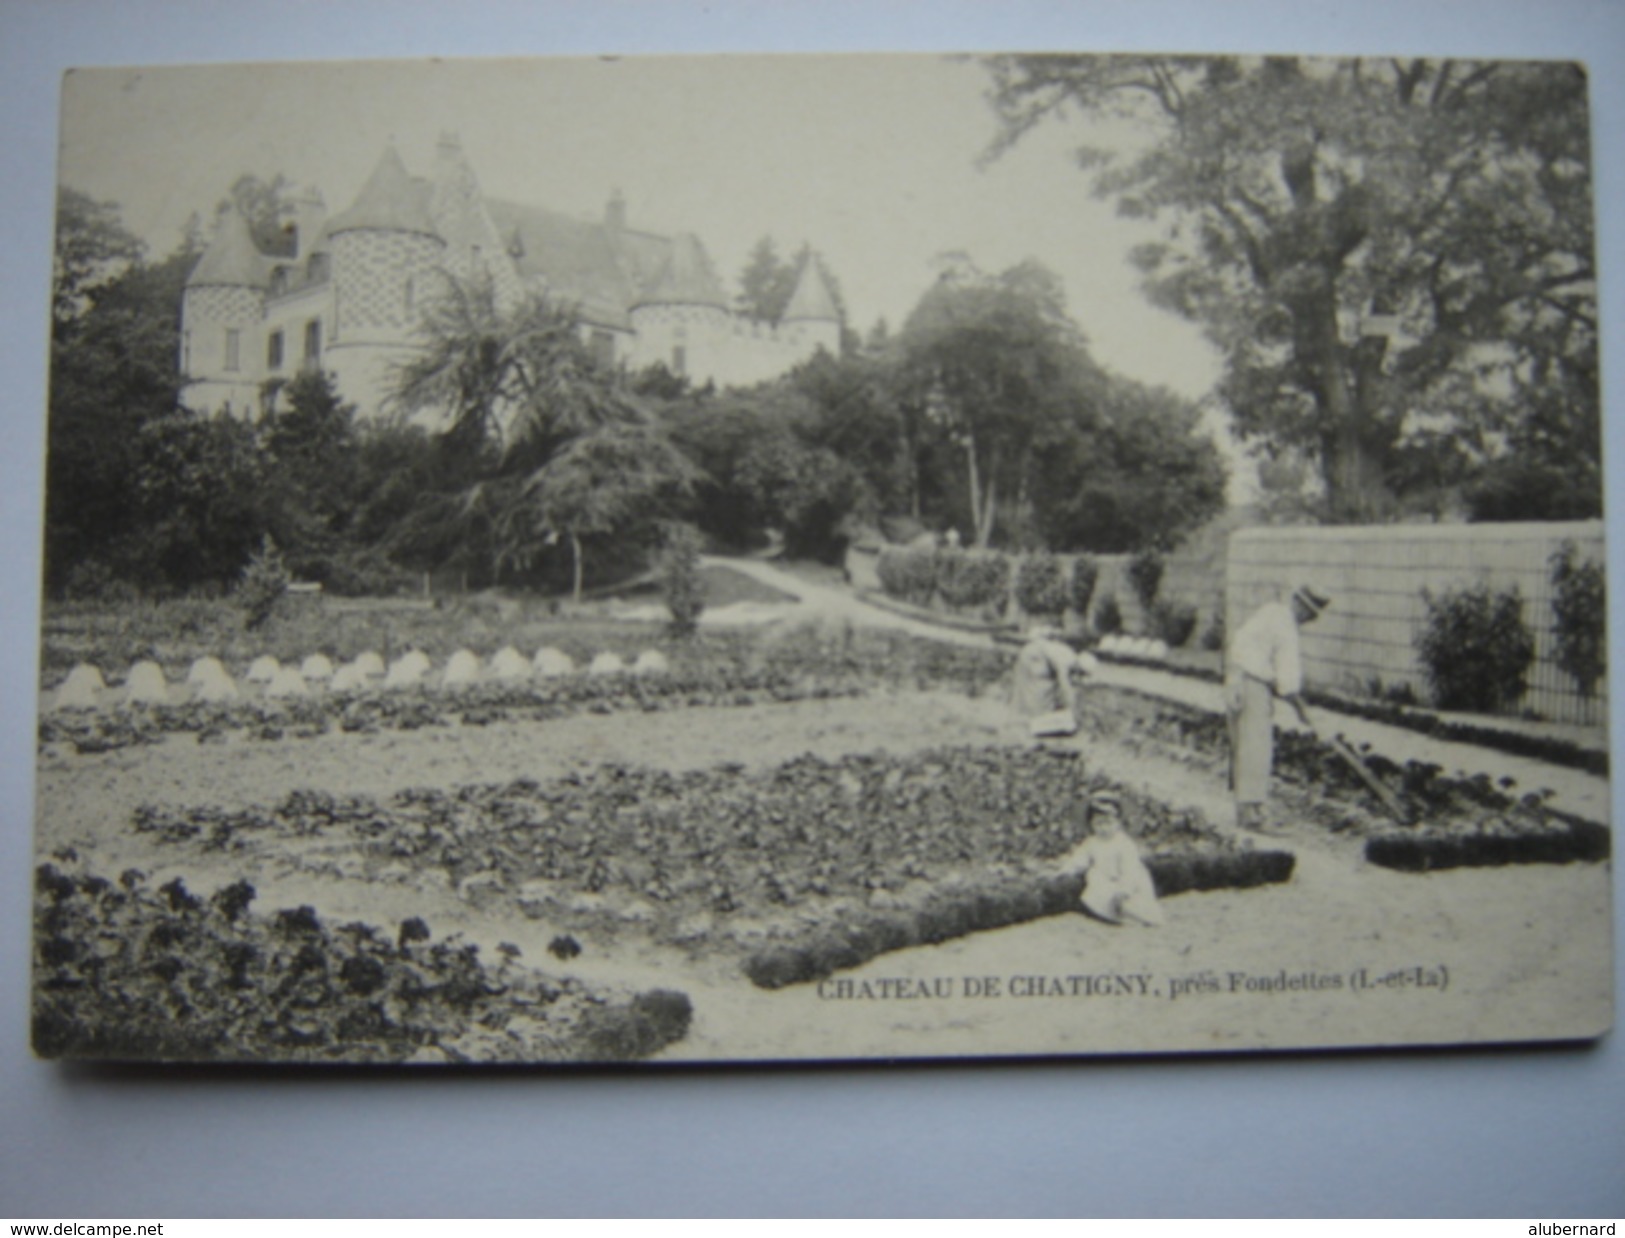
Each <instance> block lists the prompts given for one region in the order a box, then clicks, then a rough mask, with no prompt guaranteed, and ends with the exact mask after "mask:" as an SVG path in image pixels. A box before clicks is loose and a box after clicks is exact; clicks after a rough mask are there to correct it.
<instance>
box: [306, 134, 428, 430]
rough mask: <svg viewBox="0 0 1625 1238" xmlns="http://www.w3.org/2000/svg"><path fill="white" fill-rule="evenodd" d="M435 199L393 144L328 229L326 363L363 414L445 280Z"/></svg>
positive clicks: (376, 401) (406, 352) (379, 399)
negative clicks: (432, 202) (329, 312)
mask: <svg viewBox="0 0 1625 1238" xmlns="http://www.w3.org/2000/svg"><path fill="white" fill-rule="evenodd" d="M428 200H429V188H428V186H426V185H424V184H423V183H422V182H419V181H414V180H413V179H412V178H411V177H410V176H408V175H407V172H406V167H405V165H404V164H402V163H401V157H400V155H399V154H397V153H396V151H395V148H394V147H393V146H390V147H387V148H386V149H385V150H384V153H383V155H382V157H380V159H379V160H378V164H377V166H376V167H375V168H373V171H372V175H371V176H369V177H368V178H367V183H366V184H365V185H363V186H362V188H361V192H360V193H359V194H358V195H357V196H356V200H355V201H354V202H353V203H352V204H351V205H350V207H349V209H347V210H344V211H341V212H340V213H339V214H337V215H335V216H334V217H333V218H332V219H331V220H330V221H328V224H327V227H326V236H327V242H326V243H327V246H328V249H329V252H330V254H331V259H330V262H331V278H332V283H333V308H332V326H331V339H330V340H329V343H328V348H327V352H326V358H325V364H326V367H327V368H328V369H331V370H332V371H333V373H334V375H335V377H336V378H337V380H338V384H339V387H340V388H341V389H342V390H343V391H344V393H345V396H346V398H348V399H351V400H353V401H355V402H356V404H357V405H358V406H359V407H360V408H361V409H362V410H363V411H364V412H375V411H376V410H377V409H378V408H379V406H380V405H381V404H382V403H383V401H384V399H385V397H386V396H387V395H388V393H389V384H390V364H391V362H392V361H396V360H404V359H405V358H407V357H409V356H410V355H411V351H412V337H413V333H414V331H415V329H416V327H417V324H418V321H419V316H420V314H421V313H422V308H423V303H424V300H425V298H427V297H430V296H433V295H434V294H435V291H436V288H437V285H438V276H437V270H438V268H439V267H440V265H441V263H442V261H443V260H444V255H445V251H446V244H445V242H444V240H442V239H441V237H440V234H439V232H438V231H437V229H436V228H435V225H434V221H433V219H432V218H431V216H430V213H429V201H428Z"/></svg>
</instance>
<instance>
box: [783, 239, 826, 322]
mask: <svg viewBox="0 0 1625 1238" xmlns="http://www.w3.org/2000/svg"><path fill="white" fill-rule="evenodd" d="M797 319H801V320H803V321H807V320H816V321H822V322H840V321H841V312H840V310H839V309H837V308H836V305H835V294H834V293H833V292H832V291H830V286H829V281H828V280H827V279H825V278H824V268H823V266H822V264H821V263H820V262H819V261H818V259H817V258H815V257H813V256H812V255H811V254H808V255H807V260H806V261H805V262H803V263H802V264H801V275H800V277H799V278H797V280H796V290H795V291H794V292H793V293H791V294H790V304H788V305H786V306H785V307H784V313H783V314H782V315H781V316H780V321H781V322H794V321H796V320H797Z"/></svg>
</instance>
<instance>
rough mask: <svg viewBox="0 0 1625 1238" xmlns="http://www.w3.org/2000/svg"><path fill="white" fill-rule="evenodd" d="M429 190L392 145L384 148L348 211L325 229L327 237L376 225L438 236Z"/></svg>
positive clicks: (382, 228)
mask: <svg viewBox="0 0 1625 1238" xmlns="http://www.w3.org/2000/svg"><path fill="white" fill-rule="evenodd" d="M429 190H430V186H429V183H428V182H427V181H423V180H417V179H415V178H413V177H412V176H411V175H410V174H408V172H407V170H406V165H405V164H403V163H402V162H401V157H400V154H399V153H398V152H397V151H396V150H395V148H394V147H393V146H388V147H385V148H384V153H383V157H382V158H380V159H379V160H378V166H377V167H375V168H373V170H372V175H371V176H369V177H368V178H367V183H366V184H365V185H363V186H362V187H361V192H360V193H359V194H357V195H356V200H355V201H354V202H353V203H352V204H351V206H350V208H349V210H346V211H341V212H340V213H339V214H337V215H335V216H334V217H333V218H332V219H330V220H328V221H327V227H326V228H325V229H324V232H325V233H326V235H327V236H337V235H338V234H339V233H340V232H347V231H351V230H354V229H358V228H377V229H380V230H386V229H387V230H393V231H399V232H421V233H424V234H425V235H428V236H438V235H439V234H438V232H436V230H435V226H434V220H433V219H432V218H431V217H430V215H429Z"/></svg>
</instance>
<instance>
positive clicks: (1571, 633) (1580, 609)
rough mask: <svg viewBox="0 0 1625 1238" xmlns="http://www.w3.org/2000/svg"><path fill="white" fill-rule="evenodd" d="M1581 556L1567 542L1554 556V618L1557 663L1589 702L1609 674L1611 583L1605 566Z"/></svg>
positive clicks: (1570, 543) (1573, 546) (1552, 567)
mask: <svg viewBox="0 0 1625 1238" xmlns="http://www.w3.org/2000/svg"><path fill="white" fill-rule="evenodd" d="M1578 554H1579V552H1578V550H1577V548H1576V547H1575V545H1574V543H1573V542H1564V543H1563V544H1562V545H1561V546H1560V547H1558V549H1557V551H1556V552H1555V553H1554V554H1553V555H1552V558H1551V570H1552V587H1553V588H1554V589H1555V590H1556V596H1554V597H1553V598H1552V615H1553V617H1554V618H1555V620H1556V627H1555V629H1554V634H1555V635H1556V638H1557V664H1558V665H1559V666H1561V667H1562V668H1563V669H1564V670H1565V671H1566V672H1568V674H1569V676H1570V677H1571V678H1572V679H1573V680H1574V685H1575V687H1576V688H1577V689H1578V690H1579V693H1580V695H1581V696H1582V697H1584V698H1585V699H1587V700H1590V699H1591V697H1593V696H1594V695H1595V694H1596V691H1597V683H1598V681H1599V680H1601V679H1602V678H1603V676H1604V675H1606V674H1607V673H1608V584H1607V579H1606V576H1605V574H1604V571H1603V567H1602V565H1601V564H1600V563H1591V562H1582V561H1580V560H1579V558H1578Z"/></svg>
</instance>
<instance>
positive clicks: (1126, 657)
mask: <svg viewBox="0 0 1625 1238" xmlns="http://www.w3.org/2000/svg"><path fill="white" fill-rule="evenodd" d="M1095 656H1096V657H1097V658H1099V659H1100V660H1101V661H1102V662H1110V663H1113V664H1115V665H1119V666H1141V667H1146V668H1148V669H1150V670H1156V671H1161V672H1163V673H1164V674H1168V675H1178V676H1180V677H1182V678H1185V679H1196V680H1200V681H1201V682H1203V683H1211V684H1219V683H1223V682H1224V675H1223V674H1222V673H1220V672H1219V671H1217V670H1214V669H1213V668H1212V667H1207V666H1190V665H1185V664H1182V663H1178V662H1161V661H1153V660H1152V659H1149V658H1142V657H1137V656H1136V655H1134V654H1127V653H1109V652H1100V651H1098V650H1097V651H1096V652H1095ZM1303 695H1304V700H1306V701H1307V702H1309V704H1311V705H1313V706H1315V707H1316V708H1319V709H1328V710H1331V711H1333V712H1334V713H1340V714H1348V715H1349V716H1350V717H1354V718H1364V719H1366V720H1367V721H1370V722H1380V723H1383V724H1384V725H1385V726H1394V727H1400V728H1401V729H1403V730H1407V731H1415V732H1416V733H1417V734H1419V735H1428V736H1431V737H1433V738H1435V739H1442V740H1445V741H1446V742H1448V743H1454V744H1472V745H1473V746H1474V747H1478V748H1489V749H1492V750H1493V751H1496V752H1504V753H1507V754H1508V755H1509V756H1517V757H1529V758H1531V759H1532V760H1536V761H1544V762H1546V763H1547V764H1548V765H1561V766H1564V767H1565V768H1568V769H1577V770H1582V771H1584V772H1585V773H1588V774H1595V775H1597V776H1598V777H1600V778H1606V777H1608V768H1609V758H1608V753H1607V751H1606V750H1605V749H1602V748H1589V747H1587V746H1586V745H1584V744H1577V743H1575V742H1574V741H1573V740H1569V739H1561V738H1557V737H1554V736H1550V735H1532V734H1529V733H1528V732H1525V731H1506V730H1501V729H1499V728H1497V727H1493V726H1479V725H1476V724H1474V723H1470V722H1454V721H1450V720H1448V719H1445V718H1441V717H1439V715H1437V714H1433V713H1429V712H1427V711H1426V710H1422V709H1407V708H1405V707H1404V706H1402V705H1398V704H1396V703H1394V702H1392V701H1370V700H1356V699H1355V698H1353V697H1347V696H1338V695H1336V694H1334V693H1329V692H1322V691H1320V690H1319V689H1316V688H1309V689H1306V690H1305V691H1304V694H1303Z"/></svg>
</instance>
